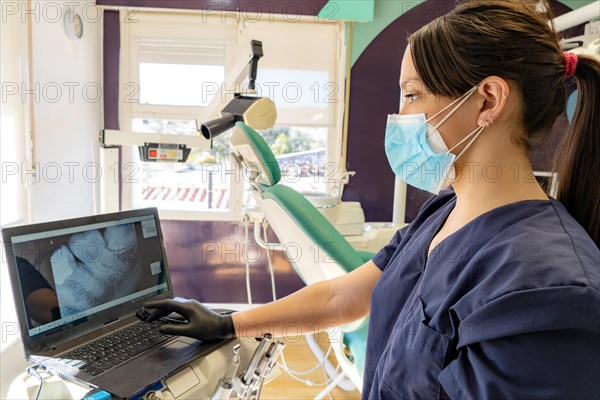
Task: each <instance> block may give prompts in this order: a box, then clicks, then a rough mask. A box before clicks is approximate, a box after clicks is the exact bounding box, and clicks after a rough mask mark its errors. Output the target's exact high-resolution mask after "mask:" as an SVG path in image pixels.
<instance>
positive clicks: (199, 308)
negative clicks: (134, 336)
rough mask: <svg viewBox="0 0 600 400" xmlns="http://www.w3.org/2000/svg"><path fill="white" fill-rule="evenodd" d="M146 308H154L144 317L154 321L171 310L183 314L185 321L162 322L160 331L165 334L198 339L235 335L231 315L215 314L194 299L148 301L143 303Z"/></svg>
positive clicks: (179, 298) (224, 337)
mask: <svg viewBox="0 0 600 400" xmlns="http://www.w3.org/2000/svg"><path fill="white" fill-rule="evenodd" d="M144 308H145V309H148V310H152V309H154V311H153V312H152V314H150V316H149V317H148V319H146V321H147V322H152V321H156V320H157V319H159V318H162V317H165V316H167V315H169V314H171V313H172V312H176V313H177V314H179V315H181V316H183V317H184V318H185V319H186V320H187V323H183V324H169V323H167V324H163V325H162V326H161V327H160V332H161V333H165V334H167V335H179V336H188V337H191V338H194V339H200V340H214V339H231V338H234V337H235V328H234V327H233V320H232V318H231V315H228V314H226V315H222V314H217V313H216V312H214V311H211V310H209V309H208V308H206V307H205V306H204V305H202V304H200V303H199V302H197V301H196V300H190V299H183V298H181V297H176V298H174V299H172V300H171V299H168V300H158V301H150V302H148V303H146V304H144Z"/></svg>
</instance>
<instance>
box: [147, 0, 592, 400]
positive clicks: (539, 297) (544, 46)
mask: <svg viewBox="0 0 600 400" xmlns="http://www.w3.org/2000/svg"><path fill="white" fill-rule="evenodd" d="M536 3H537V2H532V3H531V4H529V3H526V2H514V1H509V0H473V1H468V2H465V3H463V4H461V5H459V6H458V7H457V8H456V9H454V10H453V11H452V12H451V13H449V14H447V15H445V16H443V17H441V18H438V19H436V20H435V21H433V22H431V23H430V24H428V25H427V26H424V27H423V28H422V29H420V30H419V31H417V32H416V33H414V34H413V35H411V36H410V38H409V46H408V48H407V50H406V52H405V54H404V58H403V61H402V71H401V74H400V86H401V89H402V100H403V101H402V105H401V107H400V112H399V114H398V115H392V116H390V117H389V118H388V126H387V130H386V152H387V154H388V158H389V160H390V164H391V166H392V168H393V169H394V171H395V172H396V174H398V175H399V176H400V177H402V178H403V179H404V180H405V181H407V182H408V183H410V184H412V185H414V186H417V187H420V188H422V189H425V190H429V191H431V192H434V193H437V192H439V190H440V187H441V186H442V183H443V182H444V181H451V183H452V188H453V190H447V191H442V192H441V193H439V194H438V195H437V196H435V197H434V198H433V199H432V200H431V201H429V202H428V203H426V204H425V205H424V206H423V208H422V209H421V212H420V214H419V215H418V217H417V218H416V219H415V221H413V222H412V223H411V224H410V225H409V226H407V227H405V228H403V229H401V230H399V231H398V232H397V233H396V235H395V236H394V238H393V239H392V241H391V242H390V244H389V245H387V246H386V247H385V248H383V249H382V250H381V251H380V252H379V253H378V254H377V255H376V256H375V257H374V258H373V260H371V261H370V262H368V263H366V264H365V265H363V266H362V267H360V268H358V269H357V270H355V271H354V272H352V273H349V274H348V275H346V276H343V277H340V278H337V279H334V280H331V281H325V282H320V283H318V284H314V285H311V286H309V287H306V288H304V289H303V290H301V291H299V292H297V293H294V294H292V295H290V296H288V297H286V298H284V299H281V300H279V301H277V302H274V303H271V304H267V305H265V306H262V307H257V308H255V309H252V310H247V311H243V312H237V313H234V314H232V315H231V316H230V317H223V316H218V315H216V314H214V313H212V312H210V311H208V310H207V309H206V308H204V307H203V306H202V305H200V304H199V303H198V302H196V301H193V300H168V301H164V302H159V303H154V304H149V305H148V307H149V308H155V309H157V311H155V312H154V314H153V318H158V317H159V316H162V315H165V314H167V313H169V312H171V311H176V312H178V313H180V314H182V315H184V316H185V317H186V318H187V319H188V321H189V323H188V325H186V326H181V327H165V328H164V329H165V330H166V331H169V332H172V333H177V334H183V335H189V336H194V337H197V338H201V339H209V338H215V337H232V336H234V335H237V336H253V335H255V334H256V333H257V332H256V329H249V327H251V326H252V327H256V326H257V324H259V325H261V326H262V327H263V329H264V330H265V331H270V332H271V333H273V334H274V335H282V334H283V332H282V327H284V326H285V325H286V324H289V323H295V324H297V325H298V326H300V327H301V328H302V329H303V330H304V332H309V331H310V330H311V329H314V327H315V326H323V325H325V324H326V323H331V322H335V323H338V324H344V323H347V322H350V321H354V320H356V319H358V318H360V317H363V316H365V315H367V314H370V325H369V336H368V347H367V360H366V367H365V371H364V387H363V398H364V399H404V398H406V399H409V398H423V399H434V398H452V399H467V398H469V399H489V398H491V399H500V398H501V399H505V398H527V399H533V398H557V399H567V398H568V399H575V398H577V399H583V398H600V383H599V382H600V381H599V380H598V377H599V376H600V361H599V360H600V354H599V349H600V295H599V274H600V251H599V250H598V243H600V64H599V63H598V62H597V61H595V60H594V59H592V58H589V57H585V56H579V57H577V56H575V55H574V54H571V53H563V52H562V51H561V49H560V47H559V44H558V42H557V38H556V35H555V33H554V32H553V30H552V29H551V27H550V26H549V24H548V19H547V17H544V16H542V15H540V14H538V13H537V12H536V8H535V7H536ZM569 80H574V81H575V82H576V83H577V87H578V90H579V101H578V105H577V109H576V111H575V115H574V118H573V121H572V123H571V125H570V126H569V128H568V130H567V132H566V133H565V140H564V143H563V144H562V147H561V149H560V151H559V157H558V159H557V166H558V167H557V171H558V177H559V187H560V189H559V192H558V196H557V199H552V198H549V197H548V196H547V195H546V193H545V192H544V191H543V190H542V188H541V187H540V186H539V185H538V183H537V182H536V180H535V179H532V178H531V177H532V170H531V165H530V160H529V156H528V154H529V149H530V145H531V143H532V141H533V140H534V139H535V138H536V137H540V136H544V135H546V134H548V132H549V130H550V128H551V126H552V125H553V123H554V121H555V120H556V118H557V117H558V116H559V115H560V114H561V113H562V112H563V110H564V109H565V81H569Z"/></svg>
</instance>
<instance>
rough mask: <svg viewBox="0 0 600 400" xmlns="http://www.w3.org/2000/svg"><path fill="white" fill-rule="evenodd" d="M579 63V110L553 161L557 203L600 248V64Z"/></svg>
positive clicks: (585, 59) (580, 60) (583, 60)
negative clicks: (555, 175)
mask: <svg viewBox="0 0 600 400" xmlns="http://www.w3.org/2000/svg"><path fill="white" fill-rule="evenodd" d="M576 63H577V64H576V68H575V69H574V77H575V80H576V82H577V92H578V94H577V106H576V109H575V114H574V116H573V120H572V121H571V124H570V125H569V127H568V128H567V131H566V132H565V135H564V137H563V140H562V143H561V144H560V146H559V148H558V151H557V154H556V157H555V160H554V166H555V167H554V170H555V171H556V173H557V175H558V193H557V199H558V200H559V201H560V202H561V203H563V204H564V205H565V207H566V208H567V210H568V211H569V213H570V214H571V215H572V216H573V217H574V218H575V219H576V220H577V222H579V223H580V224H581V226H583V227H584V228H585V230H586V231H587V232H588V234H589V235H590V236H591V237H592V240H594V242H595V243H596V246H598V247H600V62H598V61H597V60H595V59H593V58H591V57H586V56H580V57H578V59H577V61H576ZM565 75H567V74H565Z"/></svg>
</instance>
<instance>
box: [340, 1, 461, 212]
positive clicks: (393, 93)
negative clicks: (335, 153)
mask: <svg viewBox="0 0 600 400" xmlns="http://www.w3.org/2000/svg"><path fill="white" fill-rule="evenodd" d="M375 6H377V4H376V5H375ZM398 7H402V4H401V3H400V2H399V4H398ZM449 9H450V2H448V1H427V2H425V3H423V4H421V5H419V6H417V7H415V8H414V9H412V10H410V11H408V12H407V13H405V14H403V15H402V16H400V17H399V18H397V19H396V20H395V21H394V22H392V23H391V24H390V25H388V27H387V28H385V29H384V30H383V31H381V33H380V34H379V35H378V36H377V37H376V38H375V39H374V40H373V41H372V42H371V44H370V45H369V46H368V47H367V48H366V49H365V50H364V52H363V53H362V54H361V56H360V57H359V58H358V60H356V62H355V63H354V66H353V67H352V80H351V83H350V115H349V118H350V119H349V129H348V162H347V167H348V170H349V171H356V172H357V173H356V176H354V177H353V178H352V179H351V180H350V184H349V185H348V186H347V188H346V190H345V191H344V200H351V201H360V202H361V203H362V207H363V209H364V210H365V217H366V220H367V221H391V219H392V207H393V204H392V203H393V199H394V173H393V172H392V170H391V169H390V165H389V163H388V161H387V157H386V155H385V149H384V138H385V125H386V121H387V115H388V114H392V113H397V112H398V108H399V104H400V87H399V86H398V79H399V78H400V67H401V63H402V56H403V54H404V49H405V48H406V38H407V37H408V34H409V33H411V32H414V31H416V30H417V29H419V28H420V27H421V26H423V25H424V24H426V23H428V22H429V21H431V20H433V19H434V18H436V17H438V16H439V15H442V14H444V13H446V12H447V11H448V10H449ZM409 190H410V193H409V199H413V198H415V196H421V195H420V194H415V193H412V191H413V189H412V188H410V189H409ZM417 200H418V201H421V198H420V197H419V198H418V199H417ZM407 203H408V207H409V208H410V207H411V205H412V204H413V203H414V202H413V201H409V202H407ZM419 207H420V205H419ZM407 211H409V210H407Z"/></svg>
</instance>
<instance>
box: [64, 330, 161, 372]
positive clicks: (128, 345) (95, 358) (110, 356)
mask: <svg viewBox="0 0 600 400" xmlns="http://www.w3.org/2000/svg"><path fill="white" fill-rule="evenodd" d="M160 325H161V324H160V322H158V321H154V322H152V323H147V322H137V323H135V324H133V325H131V326H128V327H127V328H124V329H121V330H119V331H117V332H114V333H111V334H110V335H107V336H104V337H102V338H100V339H98V340H96V341H94V342H91V343H88V344H86V345H85V346H82V347H79V348H77V349H75V350H73V351H71V352H69V353H67V354H63V355H62V356H61V358H60V359H59V360H60V361H61V362H63V363H65V364H67V365H70V366H71V367H75V368H77V369H79V370H81V371H84V372H86V373H88V374H90V375H93V376H96V375H99V374H101V373H102V372H104V371H107V370H109V369H111V368H114V367H116V366H118V365H120V364H123V363H124V362H126V361H129V360H131V358H133V357H135V356H136V355H138V354H140V353H141V352H143V351H145V350H147V349H149V348H151V347H154V346H156V345H157V344H159V343H162V342H164V341H166V340H167V339H169V338H171V337H172V336H171V335H164V334H162V333H160V332H159V331H158V329H159V327H160Z"/></svg>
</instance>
